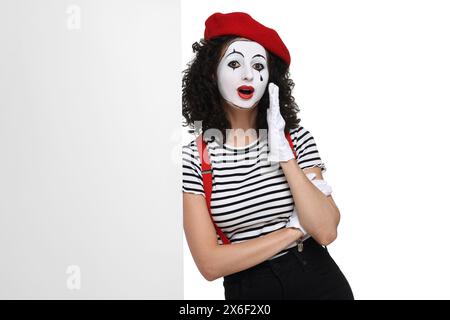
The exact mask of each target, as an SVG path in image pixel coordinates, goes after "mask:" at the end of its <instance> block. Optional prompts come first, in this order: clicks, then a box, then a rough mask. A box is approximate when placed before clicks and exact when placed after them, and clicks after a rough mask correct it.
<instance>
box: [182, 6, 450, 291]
mask: <svg viewBox="0 0 450 320" xmlns="http://www.w3.org/2000/svg"><path fill="white" fill-rule="evenodd" d="M216 11H220V12H224V13H226V12H232V11H244V12H247V13H249V14H250V15H252V16H253V17H254V18H255V19H256V20H258V21H260V22H261V23H263V24H264V25H266V26H268V27H272V28H274V29H275V30H277V32H278V33H279V35H280V36H281V38H282V39H283V41H284V42H285V44H286V45H287V47H288V49H289V51H290V53H291V57H292V63H291V77H292V79H293V80H294V82H295V83H296V88H295V91H294V96H295V98H296V101H297V103H298V104H299V106H300V108H301V112H300V117H301V119H302V125H303V126H304V127H305V128H307V129H308V130H309V131H310V132H311V133H312V135H313V136H314V137H315V140H316V143H317V146H318V149H319V153H320V155H321V157H322V160H323V161H324V162H325V163H326V165H327V168H328V170H327V171H326V172H325V173H324V177H325V179H327V180H328V182H329V183H330V184H331V186H332V188H333V198H334V199H335V201H336V204H337V205H338V207H339V209H340V212H341V215H342V219H341V223H340V225H339V236H338V239H337V240H336V241H335V242H334V243H333V244H331V245H330V246H329V251H330V253H331V255H332V256H333V258H334V259H335V261H336V262H337V263H338V265H339V266H340V268H341V270H342V271H343V272H344V274H345V275H346V277H347V279H348V280H349V282H350V285H351V286H352V289H353V292H354V295H355V298H356V299H444V298H445V299H449V298H450V293H449V290H448V287H449V286H450V275H449V272H448V270H450V258H449V248H448V245H449V244H450V241H449V240H448V228H449V222H450V218H449V211H450V210H449V202H448V200H447V199H448V198H447V196H446V193H447V192H448V181H449V177H450V174H449V167H448V163H449V162H450V159H449V155H450V153H449V150H448V141H447V138H448V137H449V129H447V127H448V126H447V124H448V115H449V112H448V110H449V108H450V94H449V88H450V59H449V57H450V40H449V30H450V19H448V17H449V16H450V3H448V2H446V1H430V0H429V1H398V0H397V1H394V0H389V1H342V0H341V1H281V0H278V1H262V0H259V1H230V0H226V1H211V0H208V1H182V11H181V12H182V14H181V16H182V23H181V26H182V62H183V69H184V68H185V66H186V63H187V62H188V61H189V60H190V59H191V58H192V57H193V53H192V49H191V45H192V43H193V42H194V41H198V40H199V39H200V38H201V37H203V31H204V21H205V20H206V18H207V17H208V16H209V15H210V14H212V13H214V12H216ZM192 139H193V137H189V136H186V135H185V136H184V141H185V142H189V141H190V140H192ZM184 261H185V262H184V265H185V268H184V275H185V277H184V279H185V292H184V293H185V299H223V298H224V294H223V285H222V279H218V280H216V281H213V282H208V281H206V280H204V279H203V278H202V276H201V275H200V273H199V272H198V270H197V268H196V266H195V264H194V263H193V260H192V257H191V255H190V252H189V249H188V246H187V244H186V243H185V244H184Z"/></svg>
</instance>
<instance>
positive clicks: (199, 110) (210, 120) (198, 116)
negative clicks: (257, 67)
mask: <svg viewBox="0 0 450 320" xmlns="http://www.w3.org/2000/svg"><path fill="white" fill-rule="evenodd" d="M235 38H237V37H236V36H222V37H217V38H213V39H211V40H207V41H206V40H204V39H200V42H195V43H193V44H192V49H193V52H196V55H195V57H194V58H193V59H192V60H191V62H190V63H189V64H188V68H187V69H186V70H184V71H183V80H182V105H183V108H182V111H183V117H184V118H185V122H183V126H184V127H186V126H189V127H190V128H192V129H190V130H189V131H190V132H191V133H194V132H195V131H196V130H195V129H199V128H195V127H194V121H202V128H201V130H202V132H206V130H208V129H210V128H214V129H218V130H220V131H221V132H222V136H223V137H226V134H225V133H226V131H225V130H226V129H231V124H230V122H229V120H228V119H227V116H226V113H225V110H224V108H223V104H222V101H223V100H222V99H223V98H222V96H221V94H220V92H219V89H218V86H217V81H216V70H217V66H218V64H219V62H220V58H221V52H222V49H223V48H224V47H225V46H226V45H228V44H229V43H230V42H231V41H232V40H233V39H235ZM267 54H268V68H269V82H273V83H275V84H276V85H277V86H278V87H279V102H280V113H281V115H282V117H283V119H284V121H285V122H286V126H285V132H287V131H289V130H290V129H294V128H296V127H298V125H299V123H300V119H298V118H297V114H298V112H299V111H300V109H299V107H298V105H297V103H296V102H295V99H294V97H293V96H292V95H291V93H292V89H293V88H294V85H295V84H294V82H293V81H292V80H291V79H290V78H289V76H290V74H289V67H288V65H287V64H286V63H285V62H284V61H283V60H282V59H281V58H279V57H278V56H276V55H274V54H272V53H271V52H269V51H267ZM269 103H270V102H269V92H268V90H267V88H266V90H265V92H264V94H263V96H262V98H261V100H260V101H259V102H258V106H257V108H258V114H257V119H256V125H257V128H255V129H256V130H257V132H258V130H259V129H268V125H267V118H266V114H267V108H269ZM197 133H199V132H197Z"/></svg>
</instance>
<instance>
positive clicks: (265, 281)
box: [223, 237, 354, 300]
mask: <svg viewBox="0 0 450 320" xmlns="http://www.w3.org/2000/svg"><path fill="white" fill-rule="evenodd" d="M223 286H224V289H225V300H242V299H255V300H258V299H259V300H264V299H272V300H324V299H328V300H342V299H345V300H353V299H354V297H353V292H352V289H351V287H350V285H349V283H348V281H347V279H346V278H345V276H344V274H343V273H342V272H341V270H340V269H339V267H338V265H337V264H336V263H335V262H334V260H333V258H331V256H330V254H329V253H328V250H327V248H326V247H323V246H322V245H320V244H319V243H317V242H316V241H315V240H314V239H313V238H312V237H310V238H309V239H307V240H305V241H304V243H303V251H302V252H299V251H298V249H297V246H295V247H293V248H291V249H289V251H288V252H287V253H286V254H284V255H282V256H281V257H277V258H275V259H272V260H266V261H264V262H262V263H260V264H258V265H256V266H253V267H251V268H249V269H246V270H243V271H240V272H237V273H233V274H231V275H228V276H225V277H224V280H223Z"/></svg>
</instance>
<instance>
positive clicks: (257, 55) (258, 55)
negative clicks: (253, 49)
mask: <svg viewBox="0 0 450 320" xmlns="http://www.w3.org/2000/svg"><path fill="white" fill-rule="evenodd" d="M256 57H261V58H263V59H264V60H266V58H264V56H262V55H260V54H255V55H254V56H253V58H256ZM253 58H252V59H253Z"/></svg>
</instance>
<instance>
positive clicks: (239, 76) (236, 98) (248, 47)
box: [217, 39, 269, 109]
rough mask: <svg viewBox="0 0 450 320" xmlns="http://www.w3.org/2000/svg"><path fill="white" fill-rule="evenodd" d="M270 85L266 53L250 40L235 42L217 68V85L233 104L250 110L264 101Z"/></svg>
mask: <svg viewBox="0 0 450 320" xmlns="http://www.w3.org/2000/svg"><path fill="white" fill-rule="evenodd" d="M268 82H269V69H268V68H267V56H266V50H265V49H264V47H263V46H261V45H260V44H259V43H257V42H255V41H251V40H245V39H244V40H236V41H234V42H232V43H231V44H230V45H229V46H228V48H227V50H226V51H225V54H224V55H223V57H222V59H221V60H220V62H219V65H218V67H217V83H218V87H219V92H220V94H221V95H222V97H223V98H224V99H225V100H226V101H227V102H229V103H230V104H232V105H234V106H237V107H240V108H244V109H250V108H252V107H253V106H255V105H256V104H257V103H258V101H259V100H260V99H261V98H262V96H263V94H264V91H265V90H266V87H267V83H268Z"/></svg>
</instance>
